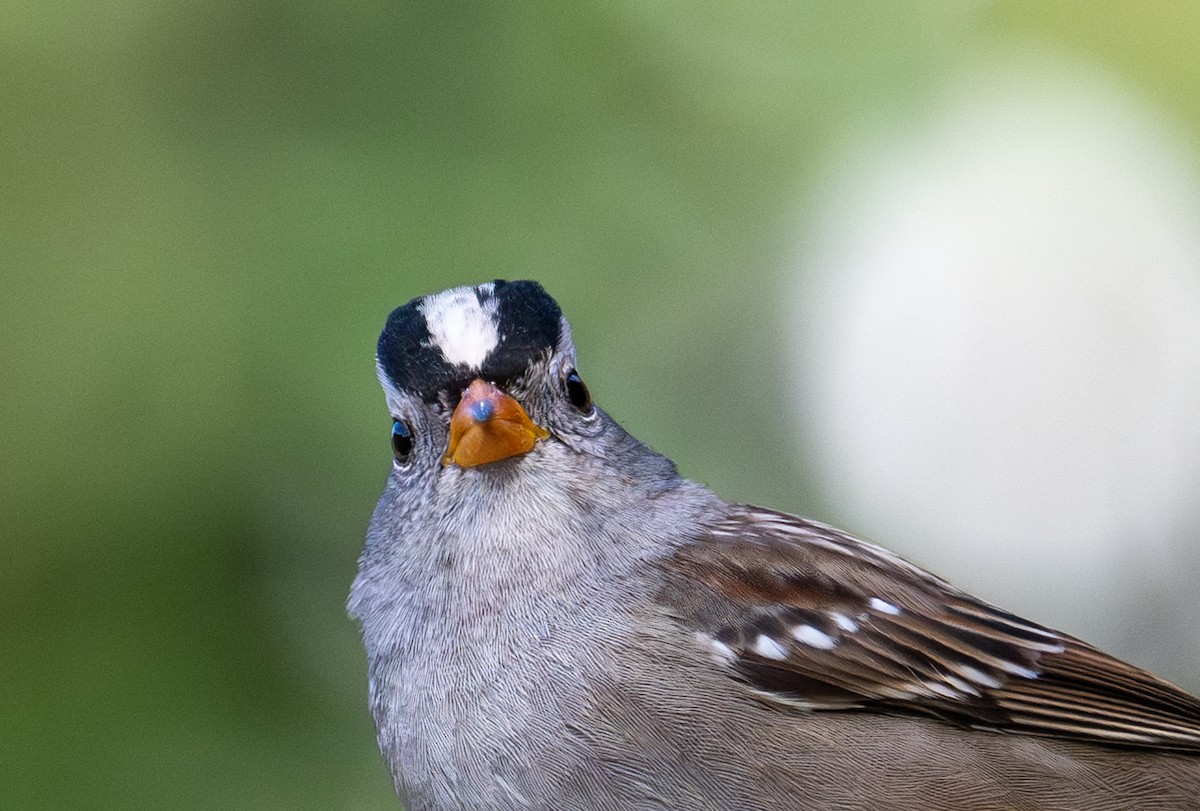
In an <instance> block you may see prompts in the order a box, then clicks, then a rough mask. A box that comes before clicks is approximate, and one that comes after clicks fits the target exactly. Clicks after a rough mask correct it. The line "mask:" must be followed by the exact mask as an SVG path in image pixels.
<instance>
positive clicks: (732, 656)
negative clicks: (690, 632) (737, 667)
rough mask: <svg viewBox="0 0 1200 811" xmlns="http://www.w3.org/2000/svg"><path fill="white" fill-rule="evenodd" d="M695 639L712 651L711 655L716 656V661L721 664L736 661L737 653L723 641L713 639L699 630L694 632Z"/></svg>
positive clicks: (729, 663)
mask: <svg viewBox="0 0 1200 811" xmlns="http://www.w3.org/2000/svg"><path fill="white" fill-rule="evenodd" d="M696 640H697V641H698V642H699V643H700V644H701V645H704V646H705V647H707V648H708V649H709V650H710V651H712V654H713V656H714V657H716V659H717V661H718V662H720V663H721V664H726V665H731V664H733V663H734V662H735V661H737V654H736V653H735V652H734V650H733V648H731V647H729V646H728V645H726V644H725V643H724V642H721V641H719V640H716V639H713V638H712V637H711V636H709V635H708V634H702V633H700V632H699V631H697V632H696Z"/></svg>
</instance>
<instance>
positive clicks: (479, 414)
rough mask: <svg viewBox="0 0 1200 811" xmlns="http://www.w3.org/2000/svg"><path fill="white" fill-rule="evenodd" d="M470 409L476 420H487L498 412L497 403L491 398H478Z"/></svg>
mask: <svg viewBox="0 0 1200 811" xmlns="http://www.w3.org/2000/svg"><path fill="white" fill-rule="evenodd" d="M470 410H471V416H472V417H474V418H475V421H476V422H487V421H488V420H490V419H491V418H492V415H493V414H495V413H496V405H495V404H494V403H493V402H492V401H491V400H476V401H475V402H473V403H471V409H470Z"/></svg>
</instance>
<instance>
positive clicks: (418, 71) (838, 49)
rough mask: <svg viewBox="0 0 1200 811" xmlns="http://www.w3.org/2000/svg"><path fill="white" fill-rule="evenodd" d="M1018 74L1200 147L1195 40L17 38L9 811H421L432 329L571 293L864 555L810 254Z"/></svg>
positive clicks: (580, 332)
mask: <svg viewBox="0 0 1200 811" xmlns="http://www.w3.org/2000/svg"><path fill="white" fill-rule="evenodd" d="M1014 42H1015V43H1023V42H1034V43H1037V45H1038V47H1039V48H1049V49H1061V50H1062V51H1063V52H1066V53H1070V54H1072V55H1073V56H1074V57H1076V58H1080V59H1084V60H1087V61H1089V62H1092V63H1095V64H1097V65H1100V66H1102V67H1103V68H1104V69H1105V70H1107V71H1109V72H1110V73H1112V74H1114V75H1117V76H1119V77H1121V79H1122V80H1123V81H1124V82H1126V83H1127V84H1128V85H1129V86H1131V87H1133V88H1135V89H1136V90H1137V91H1138V92H1139V93H1142V94H1144V95H1145V96H1146V97H1147V98H1148V99H1151V100H1152V102H1153V103H1154V104H1155V105H1157V106H1158V107H1160V108H1162V109H1164V110H1166V111H1167V112H1168V114H1170V115H1171V116H1173V117H1174V118H1175V120H1176V121H1177V122H1179V123H1180V125H1181V127H1182V128H1183V129H1184V130H1185V131H1186V135H1187V137H1188V138H1191V139H1194V140H1195V141H1200V49H1198V48H1197V43H1200V9H1198V7H1197V6H1195V5H1194V4H1190V3H1182V2H1181V3H1175V4H1170V3H1158V4H1139V5H1138V6H1136V7H1129V6H1126V5H1125V4H1112V5H1097V4H1094V3H1083V2H1078V3H1051V4H1028V5H1026V4H1012V3H934V4H930V3H927V4H916V5H914V6H913V7H910V8H907V9H903V8H900V7H899V6H897V5H896V4H893V3H882V2H880V3H859V4H852V5H847V4H832V3H830V4H813V5H811V6H799V5H798V4H795V3H791V2H787V3H784V2H778V3H765V4H753V5H744V4H731V3H679V2H578V3H570V4H566V3H550V2H546V3H537V2H517V3H494V4H486V3H485V4H474V3H472V4H466V3H455V2H443V3H429V4H415V3H407V2H397V3H369V2H354V1H352V2H340V3H334V2H315V1H312V0H310V1H308V2H287V3H284V2H277V1H275V0H248V1H247V0H238V2H228V1H227V0H226V1H223V0H214V1H213V2H207V3H184V2H165V3H164V2H144V1H142V0H117V1H116V2H111V3H103V4H96V3H82V2H63V3H57V4H33V3H5V4H2V5H0V167H2V168H0V263H2V267H3V279H4V284H3V291H4V294H3V296H0V346H2V347H3V354H2V356H0V387H2V391H3V395H2V399H0V414H2V415H3V424H4V425H5V426H6V428H7V430H6V434H7V437H6V440H5V442H4V443H3V446H4V449H5V454H4V455H5V464H4V465H3V467H2V468H0V471H2V472H0V650H2V655H0V685H2V688H0V719H3V723H2V724H0V774H2V775H3V777H2V778H0V807H3V808H13V809H17V808H21V809H24V808H250V809H260V808H263V809H266V808H289V809H294V808H314V809H317V808H320V809H329V808H345V809H351V808H353V809H367V808H381V809H382V808H394V807H396V803H395V799H394V796H393V795H392V791H391V787H390V782H389V780H388V778H387V776H386V774H385V771H384V769H383V767H382V765H381V763H380V761H379V758H378V754H377V752H376V749H375V743H374V731H373V728H372V726H371V723H370V720H369V718H368V715H367V712H366V709H365V668H364V662H363V656H362V654H361V652H360V648H359V641H358V636H357V629H356V628H355V627H354V626H353V624H352V623H351V622H350V621H349V620H348V619H347V617H346V615H345V610H344V600H345V595H346V591H347V589H348V587H349V584H350V580H351V578H352V576H353V573H354V570H355V562H356V557H357V555H358V552H359V549H360V544H361V537H362V535H363V531H364V529H365V526H366V522H367V519H368V517H369V514H370V511H371V509H372V506H373V503H374V500H375V498H376V497H377V495H378V492H379V490H380V488H381V486H382V483H383V479H384V476H385V474H386V472H387V470H388V468H389V465H390V451H389V443H388V430H389V427H390V422H389V418H388V415H387V413H386V411H385V409H384V407H383V403H382V397H381V395H380V394H379V392H378V390H377V385H376V382H375V379H374V369H373V360H372V353H373V349H374V341H375V338H376V335H377V333H378V330H379V328H380V326H381V325H382V323H383V320H384V318H385V317H386V315H387V313H388V311H389V310H390V309H391V308H392V307H394V306H396V305H398V304H400V303H403V302H404V301H405V300H407V299H408V298H410V297H412V296H414V295H418V294H421V293H426V292H430V291H433V290H436V289H441V288H443V287H447V286H450V285H453V284H460V283H473V282H478V281H482V280H487V279H491V278H495V277H503V278H521V277H531V278H537V279H539V280H541V281H542V282H543V283H544V284H545V285H546V286H547V288H548V289H549V290H550V291H551V293H552V294H554V295H555V296H556V297H557V298H558V299H559V301H560V303H561V304H562V305H563V308H564V310H565V311H566V312H567V313H568V315H569V316H570V317H571V318H572V322H573V325H574V330H575V337H576V343H577V344H578V345H579V347H580V351H581V358H582V365H581V368H582V370H583V371H584V376H585V379H587V380H588V383H589V385H590V387H591V389H592V391H593V393H594V394H595V396H596V397H597V399H598V400H599V401H600V402H601V403H602V404H603V405H604V406H605V407H606V408H607V409H608V410H609V411H610V412H611V413H612V414H614V415H615V416H616V417H617V418H618V419H619V420H621V421H622V422H624V423H625V425H626V426H627V427H628V428H629V429H630V430H631V431H632V432H633V433H634V434H635V435H637V436H639V437H641V438H642V439H643V440H645V441H647V442H648V443H650V444H651V445H653V446H654V447H656V448H657V449H659V450H661V451H663V452H665V453H667V454H669V455H671V456H673V457H674V458H676V459H677V461H678V462H679V463H680V466H681V468H682V470H683V472H684V473H685V474H687V475H689V476H691V477H693V478H697V479H700V480H702V481H705V482H708V483H710V484H712V485H713V486H714V487H715V488H717V489H718V490H719V491H720V492H722V493H723V494H724V495H726V496H728V497H731V498H736V499H742V500H750V501H755V502H759V503H767V504H771V505H773V506H777V507H781V508H785V509H791V510H797V511H803V512H806V513H808V514H815V515H818V516H820V517H823V518H826V519H830V520H836V519H837V517H838V508H837V505H836V504H827V503H824V501H823V499H822V497H820V496H819V495H818V492H819V491H818V489H817V488H816V486H815V484H814V480H813V478H814V473H813V471H812V470H811V469H810V468H808V467H806V466H805V465H804V459H803V457H802V455H800V454H798V453H797V451H796V449H795V447H794V446H789V445H787V444H786V443H782V442H780V441H778V440H779V436H780V435H781V434H784V433H786V432H788V431H790V430H791V429H790V428H788V427H787V426H786V424H785V422H784V420H785V418H787V417H789V416H790V415H788V414H786V413H782V412H786V410H787V409H786V408H780V401H779V399H778V398H776V397H771V396H763V395H769V394H770V393H771V392H772V390H773V389H774V388H775V381H776V380H777V379H778V376H779V375H780V374H781V371H780V369H781V361H780V359H779V348H778V343H779V341H780V338H779V335H778V329H777V325H776V321H775V319H776V317H777V309H778V304H777V301H778V295H779V293H778V285H779V279H780V278H781V277H782V276H783V275H784V274H786V273H787V272H790V271H789V267H788V261H789V258H790V257H791V256H792V254H793V252H794V251H795V250H796V247H797V246H796V239H797V236H796V234H795V232H794V230H793V229H792V228H791V227H790V226H791V225H792V224H793V223H794V222H796V221H797V218H800V217H803V216H804V213H805V212H807V211H813V210H817V209H819V208H820V206H821V204H822V200H821V199H820V196H819V194H818V193H817V191H818V189H819V188H820V187H819V184H818V183H817V180H818V179H819V178H821V177H822V176H823V173H825V172H826V171H827V166H828V162H829V161H830V160H831V159H832V157H833V156H834V155H835V154H837V152H838V151H839V149H840V148H841V145H843V144H845V143H846V142H848V141H852V140H853V139H855V138H857V137H859V136H860V134H861V133H862V132H864V131H872V132H877V131H878V128H879V122H880V121H885V120H901V121H905V120H909V121H911V120H919V119H920V116H921V110H922V109H923V106H924V105H925V104H926V103H927V102H928V99H929V96H930V94H931V93H932V92H933V89H934V88H935V87H937V86H938V84H939V82H941V81H943V80H944V78H945V77H946V76H947V75H948V74H949V73H952V72H953V71H955V70H957V69H958V68H959V66H961V65H962V64H963V62H964V61H969V59H970V57H971V55H972V54H973V53H976V52H979V51H982V50H987V49H990V48H992V47H994V46H995V45H996V44H997V43H1014ZM884 540H886V539H884ZM1194 686H1195V683H1193V687H1194Z"/></svg>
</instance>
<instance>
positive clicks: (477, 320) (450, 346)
mask: <svg viewBox="0 0 1200 811" xmlns="http://www.w3.org/2000/svg"><path fill="white" fill-rule="evenodd" d="M476 289H477V288H474V287H455V288H454V289H452V290H446V291H443V292H441V293H436V294H434V295H432V296H426V297H425V300H424V301H422V302H421V304H420V305H419V306H418V307H417V309H419V310H420V311H421V314H422V315H424V316H425V323H426V324H427V325H428V327H429V335H430V337H431V338H433V345H434V346H435V347H437V348H438V349H439V350H440V351H441V353H442V357H444V358H445V359H446V362H447V363H452V364H456V365H462V366H469V367H471V368H472V369H478V368H480V367H481V366H483V362H484V361H485V360H487V356H488V355H489V354H491V352H492V350H493V349H495V348H496V347H497V346H498V345H499V343H500V333H499V331H498V330H497V328H496V321H497V320H498V317H499V316H498V312H497V307H498V304H497V302H496V299H494V298H490V297H488V298H485V299H484V302H483V303H482V304H480V303H479V296H478V295H476V293H475V291H476ZM478 289H479V290H482V291H483V292H484V293H485V294H487V295H489V296H490V294H491V292H492V285H491V284H482V285H480V286H479V288H478Z"/></svg>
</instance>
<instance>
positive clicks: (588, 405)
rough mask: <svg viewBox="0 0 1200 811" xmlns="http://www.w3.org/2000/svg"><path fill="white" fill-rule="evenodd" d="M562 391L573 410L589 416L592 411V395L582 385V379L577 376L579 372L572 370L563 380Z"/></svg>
mask: <svg viewBox="0 0 1200 811" xmlns="http://www.w3.org/2000/svg"><path fill="white" fill-rule="evenodd" d="M563 390H564V391H566V393H567V400H569V401H570V403H571V405H573V406H574V407H575V410H576V411H578V412H580V413H582V414H590V413H591V411H592V395H591V394H590V393H589V392H588V388H587V386H585V385H584V384H583V378H581V377H580V376H579V372H577V371H575V370H574V369H572V370H571V371H570V372H568V373H567V376H566V377H565V378H563Z"/></svg>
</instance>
